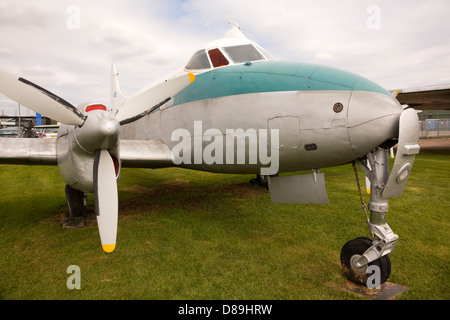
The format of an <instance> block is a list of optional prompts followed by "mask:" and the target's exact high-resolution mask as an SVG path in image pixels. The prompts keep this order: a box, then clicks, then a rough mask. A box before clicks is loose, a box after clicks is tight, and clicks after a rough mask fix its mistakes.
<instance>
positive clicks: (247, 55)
mask: <svg viewBox="0 0 450 320" xmlns="http://www.w3.org/2000/svg"><path fill="white" fill-rule="evenodd" d="M223 49H224V50H225V52H226V53H227V54H228V56H229V57H230V58H231V60H233V62H234V63H244V62H249V61H258V60H265V59H264V56H263V55H262V54H261V53H259V51H258V50H256V48H255V47H254V46H253V45H251V44H244V45H240V46H232V47H225V48H223Z"/></svg>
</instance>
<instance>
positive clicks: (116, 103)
mask: <svg viewBox="0 0 450 320" xmlns="http://www.w3.org/2000/svg"><path fill="white" fill-rule="evenodd" d="M125 102H127V97H125V96H124V94H123V93H122V91H121V90H120V87H119V73H118V72H117V70H116V66H115V65H114V63H113V64H112V66H111V107H112V110H114V111H116V112H117V110H118V109H119V108H120V107H121V106H123V105H124V104H125Z"/></svg>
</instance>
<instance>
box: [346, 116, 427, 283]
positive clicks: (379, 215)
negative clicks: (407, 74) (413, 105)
mask: <svg viewBox="0 0 450 320" xmlns="http://www.w3.org/2000/svg"><path fill="white" fill-rule="evenodd" d="M418 141H419V121H418V117H417V113H416V111H415V110H414V109H406V110H404V111H403V112H402V114H401V115H400V120H399V140H398V147H397V155H396V159H395V163H394V166H393V167H392V170H391V173H390V174H389V148H388V147H387V148H386V147H383V146H380V147H378V148H376V149H375V150H373V151H372V152H370V153H369V154H368V155H367V160H364V161H363V160H359V161H357V164H358V166H359V167H360V168H361V169H363V171H364V173H365V175H366V177H367V178H368V179H369V181H370V202H369V206H368V207H369V210H370V218H369V217H367V216H366V218H367V223H368V226H369V230H370V233H371V234H372V239H369V238H356V239H354V240H351V241H349V242H347V243H346V244H345V245H344V247H343V248H342V250H341V264H342V268H343V270H344V272H345V274H346V275H347V278H348V279H349V280H350V281H352V282H355V283H357V284H362V285H367V279H368V277H369V276H370V275H369V274H368V270H369V267H370V266H372V265H374V266H378V267H379V274H378V276H379V279H378V283H380V284H382V283H384V282H385V281H386V280H387V279H388V278H389V275H390V273H391V262H390V259H389V257H388V254H389V253H391V252H392V251H393V250H394V248H395V245H396V243H397V239H398V235H396V234H395V233H394V232H393V231H392V230H391V228H390V227H389V225H388V224H387V223H386V214H387V211H388V208H389V205H388V199H390V198H393V197H396V196H399V195H400V194H401V193H402V192H403V189H404V187H405V184H406V181H407V180H408V177H409V174H410V172H411V168H412V165H413V162H414V157H415V155H416V154H418V153H419V150H420V147H419V145H418ZM355 174H356V177H357V173H356V168H355ZM357 181H358V177H357ZM358 189H359V190H360V188H359V182H358ZM361 199H362V196H361ZM362 206H363V209H364V211H365V212H366V210H365V205H364V203H363V200H362Z"/></svg>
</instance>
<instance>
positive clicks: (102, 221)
mask: <svg viewBox="0 0 450 320" xmlns="http://www.w3.org/2000/svg"><path fill="white" fill-rule="evenodd" d="M94 197H95V208H96V210H97V224H98V229H99V232H100V239H101V242H102V247H103V250H104V251H106V252H112V251H113V250H114V248H115V247H116V236H117V219H118V214H119V208H118V199H117V183H116V171H115V167H114V161H113V159H112V158H111V155H110V154H109V152H108V150H97V151H96V153H95V161H94Z"/></svg>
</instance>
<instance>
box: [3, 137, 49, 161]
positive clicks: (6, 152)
mask: <svg viewBox="0 0 450 320" xmlns="http://www.w3.org/2000/svg"><path fill="white" fill-rule="evenodd" d="M0 164H24V165H56V164H57V158H56V139H14V138H13V139H8V138H0Z"/></svg>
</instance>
